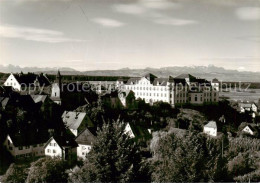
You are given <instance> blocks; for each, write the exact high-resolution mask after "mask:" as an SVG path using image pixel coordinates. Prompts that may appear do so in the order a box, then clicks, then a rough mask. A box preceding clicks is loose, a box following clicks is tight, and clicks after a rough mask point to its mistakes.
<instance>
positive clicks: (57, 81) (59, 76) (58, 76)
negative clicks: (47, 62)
mask: <svg viewBox="0 0 260 183" xmlns="http://www.w3.org/2000/svg"><path fill="white" fill-rule="evenodd" d="M55 83H58V85H59V87H61V75H60V70H58V72H57V75H56V80H55Z"/></svg>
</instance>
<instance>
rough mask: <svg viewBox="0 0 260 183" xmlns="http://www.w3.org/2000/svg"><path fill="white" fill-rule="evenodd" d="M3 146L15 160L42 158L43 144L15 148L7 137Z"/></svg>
mask: <svg viewBox="0 0 260 183" xmlns="http://www.w3.org/2000/svg"><path fill="white" fill-rule="evenodd" d="M8 141H9V143H8ZM4 146H5V147H6V148H7V150H8V151H9V152H10V153H11V154H12V156H13V157H15V158H19V157H30V156H44V144H35V145H29V146H21V147H15V146H14V144H13V142H12V140H11V138H10V136H9V135H8V136H7V138H6V140H5V141H4Z"/></svg>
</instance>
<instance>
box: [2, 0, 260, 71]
mask: <svg viewBox="0 0 260 183" xmlns="http://www.w3.org/2000/svg"><path fill="white" fill-rule="evenodd" d="M0 64H4V65H7V64H14V65H19V66H22V67H24V66H38V67H71V68H74V69H77V70H81V71H83V70H93V69H119V68H125V67H129V68H145V67H156V68H159V67H165V66H191V65H203V66H207V65H209V64H214V65H215V66H221V67H225V68H227V69H238V70H241V71H242V70H249V71H260V1H259V0H243V1H242V0H196V1H195V0H168V1H167V0H0Z"/></svg>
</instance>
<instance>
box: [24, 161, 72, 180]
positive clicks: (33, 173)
mask: <svg viewBox="0 0 260 183" xmlns="http://www.w3.org/2000/svg"><path fill="white" fill-rule="evenodd" d="M67 168H68V166H67V164H66V162H64V161H63V160H61V159H60V158H50V157H45V158H41V159H39V160H37V161H36V162H34V163H33V164H32V166H31V168H30V171H29V173H28V177H27V179H26V182H27V183H31V182H67V179H68V175H67V173H66V172H65V170H66V169H67Z"/></svg>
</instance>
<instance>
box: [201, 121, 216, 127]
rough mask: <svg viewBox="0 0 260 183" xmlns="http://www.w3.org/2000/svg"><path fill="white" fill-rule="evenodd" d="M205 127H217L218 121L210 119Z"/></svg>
mask: <svg viewBox="0 0 260 183" xmlns="http://www.w3.org/2000/svg"><path fill="white" fill-rule="evenodd" d="M204 127H209V128H217V123H216V122H215V121H210V122H209V123H208V124H206V125H205V126H204Z"/></svg>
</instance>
